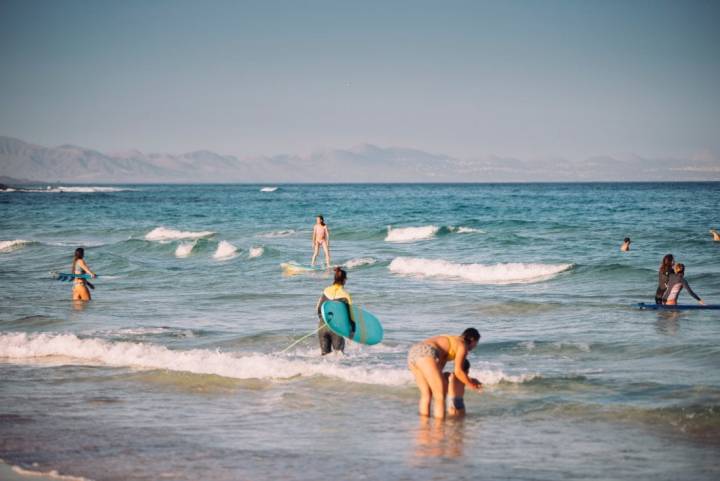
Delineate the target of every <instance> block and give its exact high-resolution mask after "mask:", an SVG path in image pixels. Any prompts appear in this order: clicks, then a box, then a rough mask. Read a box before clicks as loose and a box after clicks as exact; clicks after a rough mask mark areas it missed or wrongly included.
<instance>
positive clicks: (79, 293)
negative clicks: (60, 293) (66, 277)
mask: <svg viewBox="0 0 720 481" xmlns="http://www.w3.org/2000/svg"><path fill="white" fill-rule="evenodd" d="M72 299H73V301H89V300H90V291H88V288H87V287H85V286H83V285H81V284H76V285H75V286H73V290H72Z"/></svg>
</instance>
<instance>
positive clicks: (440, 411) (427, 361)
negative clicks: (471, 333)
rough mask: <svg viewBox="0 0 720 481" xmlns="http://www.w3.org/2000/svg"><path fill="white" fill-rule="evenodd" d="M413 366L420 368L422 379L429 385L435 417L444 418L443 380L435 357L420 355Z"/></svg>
mask: <svg viewBox="0 0 720 481" xmlns="http://www.w3.org/2000/svg"><path fill="white" fill-rule="evenodd" d="M415 367H416V368H417V369H418V370H420V372H421V373H422V375H423V378H424V380H425V381H426V383H427V384H428V386H429V387H430V392H431V394H432V400H433V415H434V416H435V419H445V382H444V380H443V375H442V372H440V368H439V367H438V365H437V363H436V362H435V359H433V358H432V357H421V358H420V359H418V360H416V361H415Z"/></svg>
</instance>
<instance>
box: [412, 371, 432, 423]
mask: <svg viewBox="0 0 720 481" xmlns="http://www.w3.org/2000/svg"><path fill="white" fill-rule="evenodd" d="M410 371H412V373H413V375H414V376H415V382H416V383H417V387H418V389H419V390H420V401H419V402H418V413H419V414H420V416H427V417H430V399H431V397H432V396H431V395H430V385H429V384H428V383H427V381H426V380H425V376H423V373H422V372H421V371H420V370H419V369H418V368H416V367H415V366H411V367H410Z"/></svg>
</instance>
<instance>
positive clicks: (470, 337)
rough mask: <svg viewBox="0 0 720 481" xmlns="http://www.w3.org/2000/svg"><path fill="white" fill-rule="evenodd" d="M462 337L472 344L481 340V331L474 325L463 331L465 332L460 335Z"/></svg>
mask: <svg viewBox="0 0 720 481" xmlns="http://www.w3.org/2000/svg"><path fill="white" fill-rule="evenodd" d="M460 337H462V338H463V340H464V341H465V344H470V343H471V342H473V341H479V340H480V333H479V332H478V330H477V329H475V328H474V327H468V328H467V329H465V330H464V331H463V333H462V334H461V335H460Z"/></svg>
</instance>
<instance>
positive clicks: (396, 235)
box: [385, 225, 440, 242]
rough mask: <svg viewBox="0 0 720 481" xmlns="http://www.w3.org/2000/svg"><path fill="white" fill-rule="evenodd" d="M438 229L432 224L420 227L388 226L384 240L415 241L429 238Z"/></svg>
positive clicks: (433, 235)
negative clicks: (394, 227)
mask: <svg viewBox="0 0 720 481" xmlns="http://www.w3.org/2000/svg"><path fill="white" fill-rule="evenodd" d="M439 230H440V228H439V227H437V226H434V225H426V226H422V227H398V228H396V229H393V228H392V226H388V232H387V236H386V237H385V241H386V242H415V241H419V240H425V239H431V238H433V237H435V234H437V233H438V231H439Z"/></svg>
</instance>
